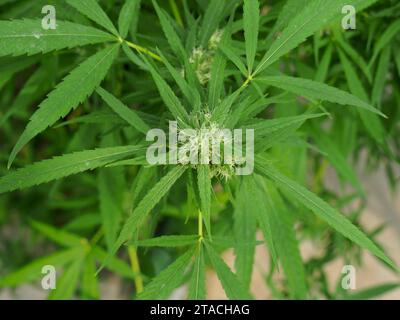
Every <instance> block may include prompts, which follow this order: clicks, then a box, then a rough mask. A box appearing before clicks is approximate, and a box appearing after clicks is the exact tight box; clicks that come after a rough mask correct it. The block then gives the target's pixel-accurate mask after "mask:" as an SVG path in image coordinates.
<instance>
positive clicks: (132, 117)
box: [96, 87, 150, 134]
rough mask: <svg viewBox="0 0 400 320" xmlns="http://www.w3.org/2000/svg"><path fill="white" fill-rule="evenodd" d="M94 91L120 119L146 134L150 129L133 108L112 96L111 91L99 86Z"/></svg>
mask: <svg viewBox="0 0 400 320" xmlns="http://www.w3.org/2000/svg"><path fill="white" fill-rule="evenodd" d="M96 92H97V93H98V94H99V95H100V96H101V97H102V99H103V100H104V101H105V102H106V103H107V104H108V105H109V106H110V108H111V109H112V110H113V111H114V112H115V113H116V114H118V115H119V116H120V117H121V118H122V119H124V120H125V121H126V122H127V123H129V124H130V125H131V126H132V127H134V128H135V129H136V130H138V131H140V132H142V133H144V134H147V132H148V131H149V130H150V127H149V126H148V124H147V123H146V122H144V121H143V120H142V119H141V118H140V116H139V115H138V114H137V113H136V112H135V111H134V110H132V109H130V108H128V107H127V106H126V105H125V104H123V103H122V102H121V101H120V100H119V99H117V98H116V97H115V96H113V95H112V94H111V93H109V92H108V91H106V90H104V89H103V88H101V87H99V88H97V90H96Z"/></svg>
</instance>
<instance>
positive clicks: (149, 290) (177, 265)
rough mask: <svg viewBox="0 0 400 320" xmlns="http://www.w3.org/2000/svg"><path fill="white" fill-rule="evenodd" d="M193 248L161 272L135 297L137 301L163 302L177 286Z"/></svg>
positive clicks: (185, 269) (187, 264)
mask: <svg viewBox="0 0 400 320" xmlns="http://www.w3.org/2000/svg"><path fill="white" fill-rule="evenodd" d="M194 252H195V247H193V248H191V249H189V250H188V251H186V252H185V253H184V254H183V255H181V256H180V257H179V258H178V259H176V260H175V261H174V262H173V263H171V264H170V265H169V266H168V267H167V268H166V269H164V270H163V271H161V272H160V273H159V274H158V275H157V276H156V277H155V278H153V279H152V280H151V282H150V283H149V284H147V285H146V286H145V287H144V290H143V291H142V292H141V293H140V294H139V295H138V296H137V299H139V300H149V299H151V300H165V299H168V298H169V296H170V295H171V293H172V291H173V290H174V289H175V288H176V287H178V286H179V284H180V283H181V281H182V276H183V275H184V274H185V272H186V271H187V268H188V266H189V263H190V261H191V259H192V257H193V255H194Z"/></svg>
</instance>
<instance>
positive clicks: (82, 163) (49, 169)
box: [0, 146, 142, 194]
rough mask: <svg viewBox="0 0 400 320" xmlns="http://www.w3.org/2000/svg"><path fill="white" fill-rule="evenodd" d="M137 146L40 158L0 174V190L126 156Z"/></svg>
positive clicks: (94, 166) (23, 186)
mask: <svg viewBox="0 0 400 320" xmlns="http://www.w3.org/2000/svg"><path fill="white" fill-rule="evenodd" d="M141 149H142V147H138V146H127V147H112V148H101V149H95V150H86V151H80V152H75V153H70V154H65V155H62V156H59V157H55V158H53V159H49V160H43V161H40V162H37V163H34V164H32V165H29V166H27V167H25V168H22V169H18V170H16V171H13V172H10V173H9V174H7V175H5V176H3V177H1V178H0V194H1V193H4V192H8V191H13V190H16V189H22V188H27V187H31V186H34V185H38V184H41V183H45V182H49V181H52V180H56V179H60V178H62V177H66V176H69V175H72V174H76V173H79V172H83V171H87V170H92V169H95V168H98V167H103V166H105V165H106V164H108V163H111V162H113V161H116V160H120V159H123V158H125V157H127V156H130V155H132V154H134V153H135V152H137V151H139V150H141Z"/></svg>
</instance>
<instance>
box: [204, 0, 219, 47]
mask: <svg viewBox="0 0 400 320" xmlns="http://www.w3.org/2000/svg"><path fill="white" fill-rule="evenodd" d="M224 9H225V1H221V0H211V1H210V2H209V4H208V6H207V10H206V12H205V14H204V18H203V22H202V24H201V27H200V31H199V36H200V45H201V46H202V47H203V48H206V47H207V43H208V40H209V39H210V38H211V36H212V34H213V32H214V31H215V30H216V29H217V28H218V25H219V22H220V21H221V19H222V18H223V13H224Z"/></svg>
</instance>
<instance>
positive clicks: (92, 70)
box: [8, 45, 119, 167]
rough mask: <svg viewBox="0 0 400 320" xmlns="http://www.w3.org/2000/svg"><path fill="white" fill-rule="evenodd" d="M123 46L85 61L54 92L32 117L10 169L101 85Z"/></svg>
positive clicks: (107, 49)
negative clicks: (28, 147)
mask: <svg viewBox="0 0 400 320" xmlns="http://www.w3.org/2000/svg"><path fill="white" fill-rule="evenodd" d="M118 50H119V45H113V46H109V47H107V48H105V49H103V50H101V51H99V52H98V53H96V54H95V55H93V56H91V57H90V58H88V59H87V60H85V61H84V62H83V63H82V64H81V65H79V66H78V67H77V68H76V69H74V70H73V71H72V72H71V73H70V74H69V75H68V76H67V77H65V79H64V81H63V82H61V83H60V84H59V85H58V86H57V87H56V89H55V90H53V91H52V92H51V93H50V94H49V95H48V97H47V99H46V100H44V101H43V102H42V103H41V104H40V105H39V109H38V110H37V111H36V112H35V113H34V114H33V115H32V117H31V119H30V122H29V123H28V125H27V127H26V129H25V131H24V132H23V133H22V135H21V137H20V138H19V139H18V141H17V143H16V145H15V146H14V148H13V150H12V152H11V155H10V159H9V161H8V167H10V166H11V164H12V162H13V161H14V159H15V156H16V155H17V153H18V152H19V151H20V150H21V149H22V147H23V146H24V145H25V144H27V143H28V142H29V141H30V140H31V139H33V138H34V137H35V136H36V135H38V134H39V133H40V132H42V131H43V130H45V129H46V128H47V127H48V126H51V125H52V124H54V123H55V122H56V121H57V120H58V119H59V118H61V117H65V116H66V115H67V114H68V113H69V112H70V111H71V109H73V108H76V107H77V106H78V105H79V104H80V103H81V102H82V101H83V100H85V99H86V98H87V97H88V96H89V95H90V94H91V93H92V92H93V91H94V90H95V89H96V87H97V86H99V85H100V83H101V81H102V80H103V79H104V77H105V76H106V74H107V72H108V69H109V68H110V67H111V65H112V63H113V61H114V59H115V57H116V56H117V54H118Z"/></svg>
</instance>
